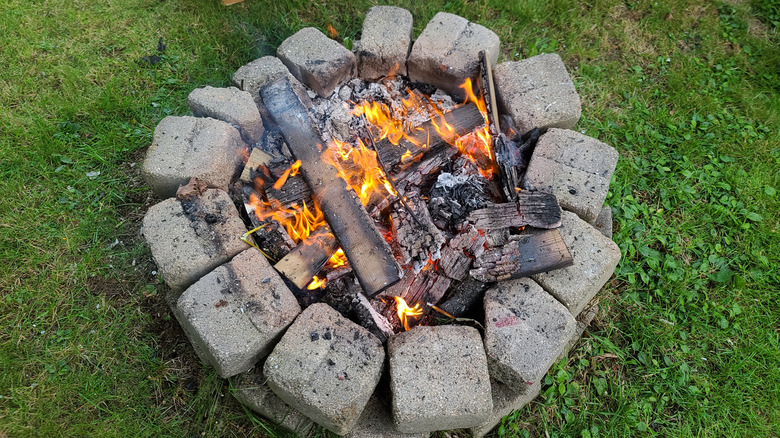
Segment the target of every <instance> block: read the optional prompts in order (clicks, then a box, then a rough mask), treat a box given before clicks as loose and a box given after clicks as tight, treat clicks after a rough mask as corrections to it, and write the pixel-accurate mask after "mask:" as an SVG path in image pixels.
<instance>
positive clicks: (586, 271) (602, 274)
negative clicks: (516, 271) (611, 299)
mask: <svg viewBox="0 0 780 438" xmlns="http://www.w3.org/2000/svg"><path fill="white" fill-rule="evenodd" d="M561 220H562V222H563V225H561V228H560V230H561V236H562V237H563V240H564V242H566V246H567V247H568V248H569V251H570V252H571V256H572V258H573V259H574V265H572V266H569V267H568V268H563V269H557V270H555V271H550V272H545V273H542V274H536V275H532V276H531V278H533V279H534V280H535V281H536V282H537V283H539V284H540V285H541V286H542V287H543V288H544V290H546V291H547V292H549V293H550V294H551V295H553V296H554V297H555V298H557V299H558V301H560V302H561V303H563V304H564V305H565V306H566V307H567V308H568V309H569V311H570V312H571V314H572V315H574V316H577V315H579V313H580V312H581V311H582V310H583V309H584V308H585V306H586V305H587V304H588V302H590V300H591V299H592V298H593V297H594V296H595V295H596V293H597V292H598V291H599V290H600V289H601V288H602V287H603V286H604V284H605V283H606V282H607V280H609V277H611V276H612V273H613V272H615V267H616V266H617V264H618V262H619V261H620V248H618V246H617V245H616V244H615V242H613V241H612V240H610V239H609V238H607V237H606V236H604V235H603V234H601V233H600V232H599V231H598V230H596V229H595V228H593V226H591V225H590V224H589V223H587V222H585V221H583V220H582V219H580V218H579V217H578V216H577V215H576V214H574V213H571V212H568V211H564V212H563V217H562V219H561Z"/></svg>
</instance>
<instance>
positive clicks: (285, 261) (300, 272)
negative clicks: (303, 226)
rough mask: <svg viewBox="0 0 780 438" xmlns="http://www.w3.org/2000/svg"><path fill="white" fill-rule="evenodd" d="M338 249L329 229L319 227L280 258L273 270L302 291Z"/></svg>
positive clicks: (337, 244)
mask: <svg viewBox="0 0 780 438" xmlns="http://www.w3.org/2000/svg"><path fill="white" fill-rule="evenodd" d="M338 249H339V243H338V242H337V241H336V237H335V236H334V235H333V233H331V231H330V227H320V228H318V229H317V230H316V231H315V232H314V233H312V234H310V235H309V236H308V237H307V238H306V239H304V240H303V241H302V242H301V243H299V244H298V246H296V247H295V248H293V249H292V251H290V252H288V253H287V255H285V256H284V257H282V259H281V260H279V262H277V263H276V264H275V265H274V268H275V269H276V270H277V271H279V273H281V274H282V275H284V276H285V277H287V279H288V280H290V281H291V282H292V283H293V284H294V285H296V286H298V287H299V288H301V289H303V288H305V287H306V286H307V285H308V284H309V283H311V280H312V278H313V277H314V276H315V275H317V273H318V272H320V270H322V267H323V266H325V263H327V262H328V259H329V258H330V256H332V255H333V253H334V252H336V250H338Z"/></svg>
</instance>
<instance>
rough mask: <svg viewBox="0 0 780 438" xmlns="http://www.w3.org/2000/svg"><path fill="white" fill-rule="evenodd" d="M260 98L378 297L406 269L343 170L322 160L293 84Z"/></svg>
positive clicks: (267, 90)
mask: <svg viewBox="0 0 780 438" xmlns="http://www.w3.org/2000/svg"><path fill="white" fill-rule="evenodd" d="M260 95H261V97H262V99H263V103H264V104H265V106H266V108H267V109H268V111H269V113H270V114H271V117H272V118H273V119H274V121H275V122H276V124H277V125H278V126H279V127H280V129H281V131H282V135H283V136H284V138H285V141H286V143H287V145H288V146H289V148H290V151H291V152H292V154H293V155H294V156H295V158H296V159H298V160H301V162H302V166H301V174H302V175H303V177H304V179H306V181H307V182H308V183H309V186H310V187H311V189H312V193H313V197H314V198H315V199H316V201H317V202H318V204H319V205H320V208H321V209H322V212H323V213H324V215H325V220H326V221H327V222H328V224H329V225H330V228H331V229H332V230H333V233H334V234H335V235H336V239H338V241H339V243H340V244H341V247H342V248H343V249H344V252H345V254H346V256H347V260H349V264H350V266H351V267H352V269H353V271H354V272H355V276H356V277H357V279H358V281H359V282H360V285H361V286H362V287H363V290H364V291H365V292H366V293H367V294H369V295H374V294H376V293H378V292H380V291H381V290H383V289H385V288H387V287H388V286H391V285H392V284H394V283H396V282H397V281H398V280H399V279H400V278H401V270H400V267H399V266H398V264H397V263H396V261H395V259H394V258H393V254H392V251H391V250H390V247H389V245H388V244H387V242H385V240H384V238H383V237H382V235H381V234H380V233H379V231H378V230H377V229H376V227H375V226H374V224H373V222H372V220H371V218H370V217H369V215H368V213H367V212H366V210H365V209H364V208H363V205H362V204H361V203H360V201H359V200H358V199H357V197H356V196H355V194H354V193H353V192H351V191H350V190H348V189H347V186H346V182H345V181H344V180H343V179H341V178H340V177H339V175H338V171H337V169H336V168H335V167H334V166H331V165H330V164H327V163H325V162H324V161H323V160H322V159H321V155H322V153H323V152H324V151H325V149H326V148H325V146H324V145H323V142H322V139H321V137H320V135H319V133H318V132H317V130H316V128H315V126H314V124H313V123H312V120H311V118H310V117H309V114H308V113H307V111H306V108H305V107H304V106H303V104H302V103H301V101H300V99H299V98H298V96H297V95H296V94H295V92H294V91H293V89H292V87H291V86H290V83H289V80H288V79H287V78H284V79H281V80H279V81H276V82H273V83H271V84H270V85H267V86H265V87H263V89H262V90H261V91H260Z"/></svg>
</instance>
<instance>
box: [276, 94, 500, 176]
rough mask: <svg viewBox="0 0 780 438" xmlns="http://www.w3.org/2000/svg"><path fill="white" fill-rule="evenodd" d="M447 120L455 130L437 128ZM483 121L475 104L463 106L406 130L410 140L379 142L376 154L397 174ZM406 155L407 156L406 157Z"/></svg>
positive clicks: (447, 145) (478, 125)
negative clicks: (409, 130) (396, 142)
mask: <svg viewBox="0 0 780 438" xmlns="http://www.w3.org/2000/svg"><path fill="white" fill-rule="evenodd" d="M445 123H446V124H447V125H449V126H450V127H452V129H451V130H438V131H437V129H436V127H437V126H439V127H441V126H445V125H444V124H445ZM484 124H485V119H484V118H483V117H482V114H481V113H480V112H479V110H478V109H477V107H476V106H475V105H474V104H468V105H464V106H461V107H458V108H455V109H454V110H452V111H450V112H448V113H446V114H444V115H443V116H440V117H436V118H435V119H432V120H429V121H427V122H425V123H423V124H422V125H420V126H418V127H417V128H415V129H414V130H412V131H411V132H409V133H407V134H408V136H409V138H410V139H411V140H410V139H407V138H402V139H401V140H400V141H399V142H398V144H397V145H395V144H393V143H392V142H390V140H389V139H383V140H381V141H378V142H377V143H376V145H377V153H378V154H379V157H380V159H381V160H382V162H383V163H385V165H386V166H387V167H388V169H387V170H388V171H390V173H397V172H398V171H400V170H402V169H403V168H404V167H406V166H407V165H409V164H410V163H412V162H414V161H416V160H419V159H420V157H422V156H423V155H424V154H425V153H427V152H429V151H436V150H438V149H439V148H442V147H449V145H450V144H452V143H454V142H455V140H457V139H458V138H460V137H462V136H464V135H466V134H468V133H469V132H472V131H473V130H474V129H475V128H478V127H480V126H483V125H484ZM288 144H289V142H288ZM407 151H408V154H407ZM405 154H406V157H404V155H405ZM402 157H403V158H402ZM407 157H408V158H407Z"/></svg>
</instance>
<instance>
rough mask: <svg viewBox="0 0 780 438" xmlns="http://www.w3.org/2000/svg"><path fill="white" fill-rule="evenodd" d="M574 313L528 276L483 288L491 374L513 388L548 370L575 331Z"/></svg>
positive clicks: (535, 378)
mask: <svg viewBox="0 0 780 438" xmlns="http://www.w3.org/2000/svg"><path fill="white" fill-rule="evenodd" d="M575 325H576V324H575V321H574V317H573V316H572V315H571V313H569V311H568V310H566V307H564V306H563V305H562V304H561V303H559V302H558V301H556V300H555V298H553V297H552V296H550V294H548V293H547V292H545V291H544V289H542V287H541V286H539V285H538V284H536V283H535V282H534V281H533V280H531V279H530V278H520V279H517V280H510V281H504V282H499V283H497V284H496V285H495V286H494V287H493V288H492V289H490V290H488V291H487V292H486V293H485V351H486V352H487V358H488V366H489V367H490V375H491V376H492V377H493V378H495V379H496V380H499V381H501V382H502V383H504V384H506V385H508V386H509V387H510V388H511V389H513V390H514V391H522V390H523V389H524V388H525V386H527V385H528V384H531V383H533V382H536V381H538V380H540V379H541V378H542V376H544V374H545V373H546V372H547V370H548V369H549V368H550V366H551V365H552V364H553V362H555V360H556V359H557V358H558V355H560V354H561V352H562V351H563V350H564V348H565V347H566V343H567V342H568V341H569V338H571V336H572V334H573V333H574V331H575Z"/></svg>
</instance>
